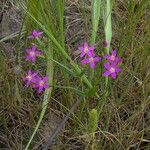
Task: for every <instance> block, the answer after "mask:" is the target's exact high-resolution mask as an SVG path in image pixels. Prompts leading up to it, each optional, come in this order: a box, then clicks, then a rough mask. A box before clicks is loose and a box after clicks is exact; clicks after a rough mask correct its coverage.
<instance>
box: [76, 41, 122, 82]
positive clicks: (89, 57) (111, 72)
mask: <svg viewBox="0 0 150 150" xmlns="http://www.w3.org/2000/svg"><path fill="white" fill-rule="evenodd" d="M103 46H104V48H107V46H108V43H107V41H106V40H104V42H103ZM78 49H79V50H80V51H81V54H80V57H81V58H83V57H84V59H83V60H82V61H81V63H82V64H83V65H85V64H88V63H89V64H90V67H91V69H94V68H95V63H96V62H99V61H100V60H101V58H100V57H97V56H95V52H94V49H95V47H94V46H92V47H90V46H89V45H88V44H87V43H86V42H85V43H84V45H83V46H81V47H78ZM104 58H105V59H106V60H107V62H106V63H104V67H105V69H106V70H105V72H104V73H103V76H104V77H107V76H111V77H112V78H113V79H116V76H117V74H118V73H119V72H121V68H119V67H118V64H119V63H121V62H122V59H121V58H120V57H118V56H117V51H116V49H115V50H112V51H111V54H110V55H105V56H104Z"/></svg>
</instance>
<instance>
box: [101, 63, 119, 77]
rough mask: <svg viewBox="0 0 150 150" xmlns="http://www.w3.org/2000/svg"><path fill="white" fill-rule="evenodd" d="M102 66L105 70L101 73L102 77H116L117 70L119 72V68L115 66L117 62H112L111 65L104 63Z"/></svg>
mask: <svg viewBox="0 0 150 150" xmlns="http://www.w3.org/2000/svg"><path fill="white" fill-rule="evenodd" d="M104 67H105V68H106V71H105V72H104V73H103V76H104V77H107V76H109V75H111V77H112V78H113V79H116V76H117V74H118V73H119V72H121V68H119V67H117V62H116V61H115V62H113V63H112V64H111V65H110V64H109V63H105V64H104Z"/></svg>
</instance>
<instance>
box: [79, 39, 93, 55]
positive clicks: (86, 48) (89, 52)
mask: <svg viewBox="0 0 150 150" xmlns="http://www.w3.org/2000/svg"><path fill="white" fill-rule="evenodd" d="M78 49H79V50H80V51H81V54H80V57H84V56H86V55H88V56H91V55H92V54H94V46H92V47H90V46H89V45H88V43H86V42H85V43H84V45H83V46H81V47H78Z"/></svg>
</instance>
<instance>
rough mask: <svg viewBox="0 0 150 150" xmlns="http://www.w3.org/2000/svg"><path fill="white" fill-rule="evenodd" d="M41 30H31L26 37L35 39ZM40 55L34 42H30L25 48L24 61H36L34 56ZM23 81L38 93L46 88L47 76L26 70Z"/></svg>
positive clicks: (40, 33) (40, 34)
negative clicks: (29, 46)
mask: <svg viewBox="0 0 150 150" xmlns="http://www.w3.org/2000/svg"><path fill="white" fill-rule="evenodd" d="M42 34H43V32H39V31H36V30H33V31H32V33H31V35H29V36H28V39H35V38H38V37H40V36H42ZM40 55H41V51H39V50H38V49H37V47H36V45H35V44H32V47H31V48H27V49H26V61H32V62H35V61H36V57H38V56H40ZM23 81H24V82H25V83H26V86H27V87H28V86H31V87H32V88H34V89H37V91H38V93H41V92H42V91H43V90H44V89H47V88H48V87H49V86H48V76H41V75H39V74H38V73H37V72H34V71H32V70H28V71H27V73H26V75H25V77H23Z"/></svg>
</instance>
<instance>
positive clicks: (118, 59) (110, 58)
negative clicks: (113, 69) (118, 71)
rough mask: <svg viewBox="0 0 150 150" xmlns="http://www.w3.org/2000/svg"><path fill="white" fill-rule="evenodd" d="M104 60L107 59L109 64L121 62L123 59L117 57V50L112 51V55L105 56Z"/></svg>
mask: <svg viewBox="0 0 150 150" xmlns="http://www.w3.org/2000/svg"><path fill="white" fill-rule="evenodd" d="M104 58H106V59H107V60H108V61H109V62H114V61H116V62H119V61H121V58H119V57H117V51H116V49H114V50H112V51H111V55H105V56H104Z"/></svg>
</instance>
